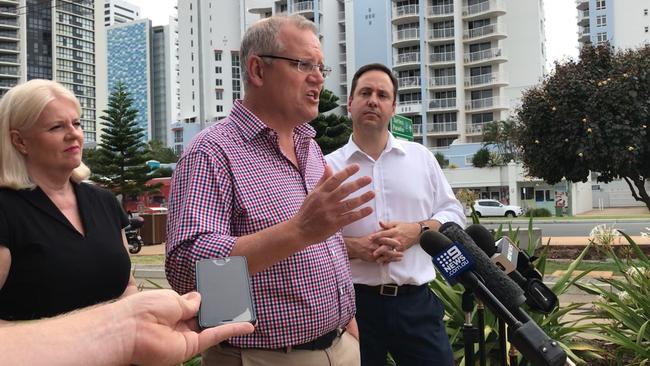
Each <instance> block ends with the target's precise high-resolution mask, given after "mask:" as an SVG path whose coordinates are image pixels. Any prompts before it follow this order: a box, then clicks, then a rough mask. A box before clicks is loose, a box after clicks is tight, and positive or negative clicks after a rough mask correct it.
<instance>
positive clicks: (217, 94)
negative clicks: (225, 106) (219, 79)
mask: <svg viewBox="0 0 650 366" xmlns="http://www.w3.org/2000/svg"><path fill="white" fill-rule="evenodd" d="M214 95H215V97H216V98H217V100H223V91H221V90H216V91H215V92H214Z"/></svg>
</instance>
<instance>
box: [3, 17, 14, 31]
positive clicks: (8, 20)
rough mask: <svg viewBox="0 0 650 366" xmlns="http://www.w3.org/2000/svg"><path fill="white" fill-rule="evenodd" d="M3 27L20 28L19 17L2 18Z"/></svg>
mask: <svg viewBox="0 0 650 366" xmlns="http://www.w3.org/2000/svg"><path fill="white" fill-rule="evenodd" d="M2 28H10V29H18V19H17V18H13V19H12V18H0V29H2Z"/></svg>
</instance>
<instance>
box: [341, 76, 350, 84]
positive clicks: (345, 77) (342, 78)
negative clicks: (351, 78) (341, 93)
mask: <svg viewBox="0 0 650 366" xmlns="http://www.w3.org/2000/svg"><path fill="white" fill-rule="evenodd" d="M340 81H341V84H347V82H348V74H341V78H340Z"/></svg>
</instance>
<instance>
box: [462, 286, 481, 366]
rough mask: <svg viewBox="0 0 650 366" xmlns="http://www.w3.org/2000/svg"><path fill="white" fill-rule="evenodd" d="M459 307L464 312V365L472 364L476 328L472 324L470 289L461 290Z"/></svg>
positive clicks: (471, 294) (472, 306)
mask: <svg viewBox="0 0 650 366" xmlns="http://www.w3.org/2000/svg"><path fill="white" fill-rule="evenodd" d="M461 307H462V308H463V312H464V313H465V323H464V324H463V343H464V345H465V365H469V366H474V343H475V342H476V336H477V334H476V333H477V329H476V328H474V325H473V324H472V310H473V308H474V294H473V293H472V291H471V290H468V289H465V291H464V292H463V297H462V302H461Z"/></svg>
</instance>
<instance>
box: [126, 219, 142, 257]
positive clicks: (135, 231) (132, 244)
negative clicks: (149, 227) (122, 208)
mask: <svg viewBox="0 0 650 366" xmlns="http://www.w3.org/2000/svg"><path fill="white" fill-rule="evenodd" d="M143 225H144V220H143V219H142V218H140V217H136V218H129V225H128V226H127V227H125V228H124V234H126V242H127V243H128V244H129V253H131V254H136V253H138V252H140V250H141V249H142V246H143V245H144V241H143V240H142V236H140V228H141V227H142V226H143Z"/></svg>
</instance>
